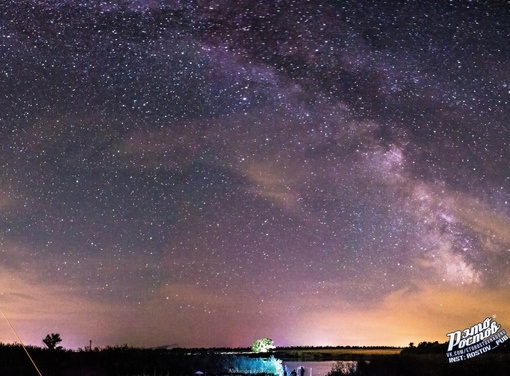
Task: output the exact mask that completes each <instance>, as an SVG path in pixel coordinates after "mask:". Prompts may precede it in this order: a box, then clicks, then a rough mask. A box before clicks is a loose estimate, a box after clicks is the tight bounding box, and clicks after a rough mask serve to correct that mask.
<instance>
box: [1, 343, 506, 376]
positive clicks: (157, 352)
mask: <svg viewBox="0 0 510 376" xmlns="http://www.w3.org/2000/svg"><path fill="white" fill-rule="evenodd" d="M401 350H402V349H392V348H365V349H363V348H361V349H360V348H334V349H333V348H326V349H320V348H313V349H303V348H297V349H296V348H294V349H277V350H276V351H275V352H274V353H273V354H271V355H269V356H268V357H266V359H265V360H264V359H262V358H261V357H260V355H253V354H249V353H248V352H247V351H245V350H243V349H236V350H235V352H236V354H232V350H230V353H226V352H227V351H226V349H172V350H166V349H139V348H130V347H127V346H121V347H108V348H105V349H96V350H94V351H77V352H76V351H66V350H60V351H50V350H46V349H41V348H37V347H32V348H29V349H28V352H29V353H30V355H31V357H32V358H33V360H34V363H35V364H36V365H37V367H38V369H39V371H40V373H41V374H42V375H43V376H106V375H108V376H110V375H112V376H135V375H136V376H149V375H150V376H170V375H176V376H177V375H183V376H184V375H194V374H195V372H197V371H202V372H204V374H207V375H257V374H258V375H262V374H266V375H269V374H274V373H272V372H273V370H272V369H270V365H271V364H273V363H277V360H276V359H282V358H285V359H299V360H357V361H358V369H357V371H356V373H354V374H353V375H352V374H351V375H352V376H355V375H357V376H376V375H377V376H429V375H433V376H457V375H458V376H479V375H490V376H503V375H504V376H507V375H509V370H510V353H509V351H508V349H506V348H505V349H502V350H501V351H499V352H491V353H487V354H484V355H481V356H478V357H476V358H473V359H469V360H466V361H463V362H459V363H449V362H448V359H447V358H446V356H445V354H444V353H417V352H416V351H414V352H413V351H411V352H409V351H402V352H401ZM439 350H441V349H436V351H439ZM275 356H276V358H274V357H275ZM267 358H270V359H273V363H271V362H267ZM261 364H265V365H266V366H265V367H266V368H265V369H263V368H262V366H261ZM0 375H2V376H10V375H16V376H19V375H23V376H31V375H34V376H38V375H39V373H38V372H37V370H36V369H35V367H34V365H33V364H32V363H31V361H30V359H29V358H28V357H27V355H26V353H25V352H24V350H23V349H22V348H21V347H20V346H18V345H2V344H0ZM337 375H340V373H333V372H332V373H331V376H337Z"/></svg>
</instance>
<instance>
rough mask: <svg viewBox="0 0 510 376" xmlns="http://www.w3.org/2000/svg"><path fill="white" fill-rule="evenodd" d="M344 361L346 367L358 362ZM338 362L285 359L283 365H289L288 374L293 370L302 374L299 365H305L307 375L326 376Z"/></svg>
mask: <svg viewBox="0 0 510 376" xmlns="http://www.w3.org/2000/svg"><path fill="white" fill-rule="evenodd" d="M340 362H341V363H343V364H344V365H345V367H346V369H347V368H348V367H352V366H353V365H354V366H355V365H356V364H357V362H353V361H340ZM335 363H337V361H336V360H329V361H323V362H287V361H284V362H283V365H284V366H287V376H290V373H291V372H292V370H296V372H297V374H298V376H300V373H299V371H298V369H299V367H304V369H305V376H325V375H327V373H328V372H329V371H331V369H332V368H333V365H334V364H335Z"/></svg>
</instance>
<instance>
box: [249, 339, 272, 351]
mask: <svg viewBox="0 0 510 376" xmlns="http://www.w3.org/2000/svg"><path fill="white" fill-rule="evenodd" d="M274 348H275V346H274V342H273V340H272V339H271V338H262V339H258V340H256V341H255V342H253V344H252V345H251V351H253V352H255V353H261V352H263V353H265V352H268V351H269V350H271V349H274Z"/></svg>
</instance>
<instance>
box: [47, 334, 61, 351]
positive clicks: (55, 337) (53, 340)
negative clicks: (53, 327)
mask: <svg viewBox="0 0 510 376" xmlns="http://www.w3.org/2000/svg"><path fill="white" fill-rule="evenodd" d="M42 341H43V342H44V344H45V345H46V347H47V348H48V349H49V350H61V349H62V346H57V344H58V343H60V342H62V338H60V334H58V333H51V334H48V335H47V336H46V337H45V338H44V339H43V340H42Z"/></svg>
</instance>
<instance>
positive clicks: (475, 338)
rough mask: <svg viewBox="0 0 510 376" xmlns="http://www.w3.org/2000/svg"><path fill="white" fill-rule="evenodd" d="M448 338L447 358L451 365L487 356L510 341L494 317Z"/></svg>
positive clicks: (449, 334) (451, 334) (456, 332)
mask: <svg viewBox="0 0 510 376" xmlns="http://www.w3.org/2000/svg"><path fill="white" fill-rule="evenodd" d="M446 336H447V337H448V338H449V341H448V350H447V352H446V356H447V357H448V361H449V362H450V363H455V362H460V361H462V360H467V359H471V358H474V357H475V356H478V355H482V354H485V353H486V352H488V351H491V350H494V349H495V348H496V347H498V346H499V345H500V344H502V343H503V342H505V341H506V340H508V336H507V334H506V331H505V330H504V329H501V325H499V324H498V323H497V322H496V320H494V317H487V318H486V319H485V320H483V321H481V322H479V323H478V324H475V325H473V326H471V327H469V328H466V329H464V330H456V331H454V332H451V333H447V334H446Z"/></svg>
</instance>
